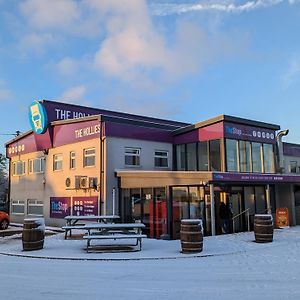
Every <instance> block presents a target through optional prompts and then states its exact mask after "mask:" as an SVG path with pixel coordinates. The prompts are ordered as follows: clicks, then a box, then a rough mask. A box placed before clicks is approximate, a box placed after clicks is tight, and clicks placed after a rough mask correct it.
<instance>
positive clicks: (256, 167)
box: [251, 143, 262, 173]
mask: <svg viewBox="0 0 300 300" xmlns="http://www.w3.org/2000/svg"><path fill="white" fill-rule="evenodd" d="M261 148H262V144H261V143H251V150H252V172H254V173H261V172H262V152H261Z"/></svg>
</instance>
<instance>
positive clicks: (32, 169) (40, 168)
mask: <svg viewBox="0 0 300 300" xmlns="http://www.w3.org/2000/svg"><path fill="white" fill-rule="evenodd" d="M44 170H45V160H44V158H43V157H39V158H35V159H30V160H29V161H28V172H29V174H33V173H43V172H44Z"/></svg>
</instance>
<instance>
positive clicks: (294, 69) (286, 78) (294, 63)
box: [282, 57, 300, 88]
mask: <svg viewBox="0 0 300 300" xmlns="http://www.w3.org/2000/svg"><path fill="white" fill-rule="evenodd" d="M299 77H300V57H294V58H293V59H292V60H291V61H290V63H289V67H288V70H287V71H286V72H285V74H284V75H283V76H282V82H283V85H284V87H285V88H288V87H289V86H290V85H292V84H293V83H294V82H295V81H299Z"/></svg>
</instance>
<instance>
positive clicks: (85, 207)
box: [72, 196, 98, 216]
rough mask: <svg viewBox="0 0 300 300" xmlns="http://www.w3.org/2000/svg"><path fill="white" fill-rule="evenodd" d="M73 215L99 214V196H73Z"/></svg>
mask: <svg viewBox="0 0 300 300" xmlns="http://www.w3.org/2000/svg"><path fill="white" fill-rule="evenodd" d="M72 215H73V216H90V215H98V197H97V196H94V197H73V206H72Z"/></svg>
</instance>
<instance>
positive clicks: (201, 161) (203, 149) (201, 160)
mask: <svg viewBox="0 0 300 300" xmlns="http://www.w3.org/2000/svg"><path fill="white" fill-rule="evenodd" d="M198 168H199V171H208V143H207V142H206V141H205V142H199V143H198Z"/></svg>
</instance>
